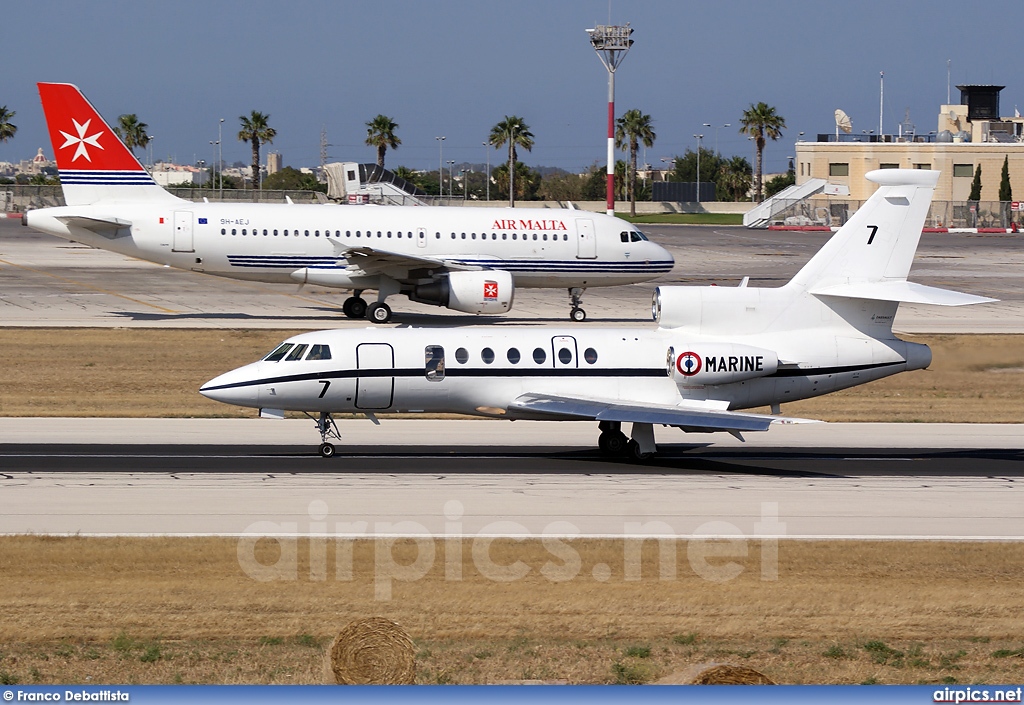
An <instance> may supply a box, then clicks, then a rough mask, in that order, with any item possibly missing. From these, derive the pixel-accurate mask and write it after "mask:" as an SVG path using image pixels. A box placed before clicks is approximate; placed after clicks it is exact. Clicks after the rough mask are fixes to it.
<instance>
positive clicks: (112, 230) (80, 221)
mask: <svg viewBox="0 0 1024 705" xmlns="http://www.w3.org/2000/svg"><path fill="white" fill-rule="evenodd" d="M57 220H59V221H61V222H62V223H64V224H65V225H68V226H71V227H73V228H82V229H84V230H89V231H91V232H94V233H96V234H97V235H102V236H103V237H117V234H118V232H119V231H121V230H124V231H125V234H126V235H127V234H128V233H127V231H128V228H130V227H131V226H132V221H130V220H124V219H122V218H114V217H110V218H93V217H86V216H82V215H65V216H57Z"/></svg>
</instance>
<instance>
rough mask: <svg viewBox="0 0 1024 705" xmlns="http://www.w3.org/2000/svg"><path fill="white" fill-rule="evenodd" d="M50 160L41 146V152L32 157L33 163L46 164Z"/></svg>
mask: <svg viewBox="0 0 1024 705" xmlns="http://www.w3.org/2000/svg"><path fill="white" fill-rule="evenodd" d="M48 161H49V160H48V159H47V158H46V157H44V156H43V148H42V147H40V148H39V152H37V153H36V156H34V157H32V163H33V164H46V163H47V162H48Z"/></svg>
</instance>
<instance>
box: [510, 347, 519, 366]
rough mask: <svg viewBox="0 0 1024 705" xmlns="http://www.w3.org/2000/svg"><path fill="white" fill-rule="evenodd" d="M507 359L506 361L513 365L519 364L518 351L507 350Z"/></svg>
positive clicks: (513, 349)
mask: <svg viewBox="0 0 1024 705" xmlns="http://www.w3.org/2000/svg"><path fill="white" fill-rule="evenodd" d="M507 357H508V361H509V362H511V363H512V364H513V365H516V364H519V351H518V350H516V349H515V348H509V349H508V355H507Z"/></svg>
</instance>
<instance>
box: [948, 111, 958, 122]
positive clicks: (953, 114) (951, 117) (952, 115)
mask: <svg viewBox="0 0 1024 705" xmlns="http://www.w3.org/2000/svg"><path fill="white" fill-rule="evenodd" d="M956 119H957V118H956V111H955V110H950V111H949V121H950V122H956Z"/></svg>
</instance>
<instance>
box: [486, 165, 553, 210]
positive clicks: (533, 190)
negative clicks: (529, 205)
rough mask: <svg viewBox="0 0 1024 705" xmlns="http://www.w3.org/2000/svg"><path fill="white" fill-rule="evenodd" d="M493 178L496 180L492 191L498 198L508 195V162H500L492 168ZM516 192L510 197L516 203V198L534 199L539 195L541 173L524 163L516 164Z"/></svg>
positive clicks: (510, 200)
mask: <svg viewBox="0 0 1024 705" xmlns="http://www.w3.org/2000/svg"><path fill="white" fill-rule="evenodd" d="M491 178H492V179H493V180H494V185H493V188H492V189H491V193H492V194H494V195H497V197H498V198H501V197H502V196H507V195H508V163H505V164H499V165H498V166H496V167H494V168H493V169H492V170H491ZM515 181H516V192H515V194H514V196H512V197H510V198H509V202H510V203H512V204H513V205H514V204H515V199H516V198H520V199H522V200H524V201H530V200H534V199H535V198H536V197H537V189H539V188H540V181H541V179H540V174H539V173H538V172H537V171H535V170H533V169H531V168H530V167H528V166H526V165H525V164H522V163H517V164H516V179H515Z"/></svg>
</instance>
